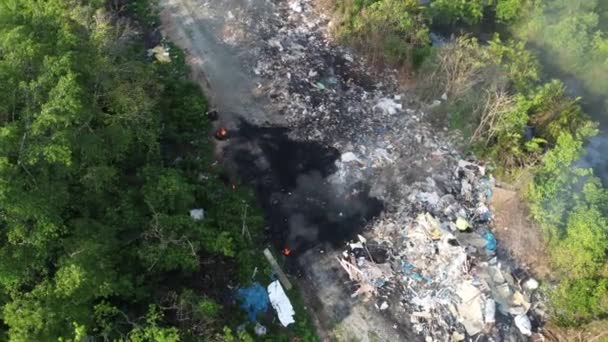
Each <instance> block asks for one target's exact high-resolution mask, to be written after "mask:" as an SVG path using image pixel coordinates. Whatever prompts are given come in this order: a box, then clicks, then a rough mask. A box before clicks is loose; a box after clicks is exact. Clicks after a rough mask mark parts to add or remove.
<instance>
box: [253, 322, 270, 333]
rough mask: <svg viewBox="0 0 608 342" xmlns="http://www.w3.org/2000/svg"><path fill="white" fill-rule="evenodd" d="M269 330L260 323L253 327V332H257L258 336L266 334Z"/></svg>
mask: <svg viewBox="0 0 608 342" xmlns="http://www.w3.org/2000/svg"><path fill="white" fill-rule="evenodd" d="M267 331H268V329H266V327H265V326H263V325H261V324H260V323H256V324H255V327H254V328H253V332H255V334H256V335H258V336H264V335H266V332H267Z"/></svg>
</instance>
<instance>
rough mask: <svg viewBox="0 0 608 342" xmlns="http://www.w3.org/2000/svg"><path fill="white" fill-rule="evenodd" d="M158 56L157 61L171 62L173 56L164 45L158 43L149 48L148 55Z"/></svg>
mask: <svg viewBox="0 0 608 342" xmlns="http://www.w3.org/2000/svg"><path fill="white" fill-rule="evenodd" d="M152 56H154V58H156V60H157V61H159V62H161V63H171V56H170V55H169V50H167V48H165V47H164V46H162V45H157V46H155V47H154V48H152V49H149V50H148V57H152Z"/></svg>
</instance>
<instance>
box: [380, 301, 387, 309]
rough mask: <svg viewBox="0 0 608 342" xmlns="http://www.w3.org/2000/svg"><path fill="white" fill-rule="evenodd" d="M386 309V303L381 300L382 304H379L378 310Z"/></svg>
mask: <svg viewBox="0 0 608 342" xmlns="http://www.w3.org/2000/svg"><path fill="white" fill-rule="evenodd" d="M386 309H388V303H387V302H382V304H380V311H384V310H386Z"/></svg>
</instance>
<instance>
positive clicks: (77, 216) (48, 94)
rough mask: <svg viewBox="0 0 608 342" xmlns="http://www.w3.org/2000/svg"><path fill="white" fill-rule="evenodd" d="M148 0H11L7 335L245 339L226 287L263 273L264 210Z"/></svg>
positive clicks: (3, 168) (4, 154) (3, 253)
mask: <svg viewBox="0 0 608 342" xmlns="http://www.w3.org/2000/svg"><path fill="white" fill-rule="evenodd" d="M149 5H150V4H149V3H148V2H147V1H130V2H123V1H109V2H108V3H106V2H105V1H80V0H48V1H29V0H2V1H0V87H1V91H0V120H1V123H0V135H1V139H0V151H1V152H0V203H2V205H1V207H0V226H1V227H2V229H1V230H0V240H1V243H0V307H1V308H2V309H1V311H0V318H1V322H2V324H1V325H0V334H1V335H0V339H1V340H11V341H57V340H59V341H82V340H89V339H90V338H97V339H100V340H130V341H177V340H180V339H182V340H197V341H200V340H207V341H213V340H222V341H224V340H225V341H231V340H235V339H236V338H238V339H239V340H250V338H249V337H248V336H247V333H246V332H245V331H241V332H239V333H238V334H237V333H233V330H231V329H230V328H225V326H231V327H234V326H235V325H233V324H232V323H233V322H238V323H239V324H240V323H242V322H244V321H245V322H246V316H245V313H244V312H243V313H242V314H241V312H240V310H233V309H230V308H228V307H227V306H226V305H228V306H229V305H232V304H231V302H230V300H228V301H226V300H225V295H224V294H225V293H227V292H229V291H227V290H226V289H227V286H231V285H237V284H239V282H240V281H242V280H247V281H249V280H250V279H251V277H252V273H253V272H254V269H255V267H254V266H257V267H259V272H258V273H257V274H258V277H259V276H267V275H268V273H267V271H266V268H265V267H264V265H266V264H265V263H262V262H259V260H260V258H261V253H260V251H259V248H256V249H253V248H252V246H253V244H252V243H253V242H255V241H257V239H258V237H259V236H260V234H259V232H260V231H261V228H262V227H263V224H262V222H263V221H262V217H261V215H260V211H259V210H258V209H257V208H256V207H255V206H254V205H253V201H252V195H251V193H250V191H249V190H248V189H247V188H246V187H240V186H238V187H234V186H232V184H226V181H222V180H225V179H226V177H222V176H221V174H222V170H220V169H218V167H217V166H214V164H213V155H212V148H211V146H212V145H211V143H210V141H209V139H208V137H207V131H208V129H209V127H210V126H209V122H208V120H207V116H206V111H207V103H206V100H205V98H204V97H203V95H202V94H201V91H200V89H199V87H198V86H197V85H196V84H194V83H192V82H191V81H189V79H188V69H187V68H186V66H185V62H184V55H183V53H182V52H181V51H179V50H178V49H176V48H175V47H174V46H172V45H171V44H169V43H167V42H162V41H160V37H159V38H158V39H156V38H154V37H155V36H154V35H153V34H150V33H151V32H153V31H154V30H155V29H156V27H155V25H157V24H156V15H155V13H154V11H153V10H152V8H150V7H149ZM150 37H152V38H150ZM155 39H156V41H155ZM150 44H153V45H151V46H148V45H150ZM158 44H160V46H161V47H162V48H163V49H164V50H163V51H164V52H163V53H164V54H165V55H167V56H169V57H170V58H169V60H167V58H163V59H158V60H156V59H155V58H154V56H150V55H149V54H148V51H147V49H149V48H151V47H153V46H154V45H158ZM192 209H203V211H202V213H203V214H204V215H199V217H191V215H190V210H192ZM199 213H201V211H200V210H199ZM200 216H204V217H202V219H201V217H200ZM245 227H246V228H247V231H248V232H249V233H250V234H249V235H246V234H243V230H244V229H245ZM253 274H254V275H255V273H253ZM241 284H246V282H244V281H243V282H241ZM299 321H300V322H305V320H304V319H299ZM296 329H298V327H296ZM234 334H236V335H238V336H240V337H238V336H237V337H235V335H234ZM301 335H303V334H301ZM268 336H269V338H270V340H281V339H283V338H286V337H282V335H281V334H280V333H276V334H275V335H273V332H270V334H269V335H268Z"/></svg>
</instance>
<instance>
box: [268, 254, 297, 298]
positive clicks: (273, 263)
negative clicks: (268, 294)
mask: <svg viewBox="0 0 608 342" xmlns="http://www.w3.org/2000/svg"><path fill="white" fill-rule="evenodd" d="M264 256H265V257H266V260H268V263H269V264H270V267H271V268H272V270H273V271H274V273H276V275H277V276H278V277H279V281H280V282H281V284H283V287H284V288H285V289H286V290H291V288H292V286H291V283H290V282H289V279H287V275H285V273H283V270H282V269H281V266H279V263H278V262H277V259H275V258H274V256H273V255H272V252H270V250H269V249H268V248H266V249H264Z"/></svg>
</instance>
